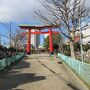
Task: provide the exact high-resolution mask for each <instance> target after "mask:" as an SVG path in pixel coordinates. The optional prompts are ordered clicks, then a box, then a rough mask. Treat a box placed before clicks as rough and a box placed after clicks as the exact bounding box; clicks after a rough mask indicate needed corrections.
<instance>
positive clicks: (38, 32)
mask: <svg viewBox="0 0 90 90" xmlns="http://www.w3.org/2000/svg"><path fill="white" fill-rule="evenodd" d="M19 27H20V28H21V29H24V30H27V32H26V33H24V34H27V36H28V38H27V46H26V51H27V54H31V52H30V50H31V34H49V49H50V54H51V55H52V54H53V41H52V34H58V33H59V32H56V31H52V29H54V28H57V26H27V25H20V26H19ZM32 29H34V30H36V31H35V32H32ZM44 29H48V31H46V32H45V31H42V30H44ZM37 30H38V31H37Z"/></svg>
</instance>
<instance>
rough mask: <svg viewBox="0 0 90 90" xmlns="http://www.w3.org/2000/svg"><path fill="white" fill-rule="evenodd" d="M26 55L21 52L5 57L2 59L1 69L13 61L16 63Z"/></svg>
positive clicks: (0, 61)
mask: <svg viewBox="0 0 90 90" xmlns="http://www.w3.org/2000/svg"><path fill="white" fill-rule="evenodd" d="M23 56H24V53H19V54H18V55H16V56H12V57H8V58H4V59H1V60H0V71H1V70H3V69H4V68H6V67H7V66H9V65H10V64H12V63H15V62H16V61H18V60H20V59H21V58H22V57H23Z"/></svg>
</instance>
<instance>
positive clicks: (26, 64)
mask: <svg viewBox="0 0 90 90" xmlns="http://www.w3.org/2000/svg"><path fill="white" fill-rule="evenodd" d="M30 65H31V64H30V62H27V61H25V60H21V61H20V62H18V64H17V65H16V66H14V68H13V69H23V68H28V67H30Z"/></svg>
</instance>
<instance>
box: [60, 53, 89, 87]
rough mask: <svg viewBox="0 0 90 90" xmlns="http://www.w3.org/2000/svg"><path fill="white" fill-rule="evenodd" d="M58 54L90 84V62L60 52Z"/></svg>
mask: <svg viewBox="0 0 90 90" xmlns="http://www.w3.org/2000/svg"><path fill="white" fill-rule="evenodd" d="M58 56H59V57H61V59H62V60H63V61H64V62H65V63H66V64H67V65H68V66H69V67H70V68H71V69H72V70H73V71H74V72H75V73H76V74H77V75H78V76H79V77H80V78H81V79H82V80H83V81H85V83H87V84H88V85H89V86H90V64H87V63H83V64H82V62H80V61H78V60H76V59H73V58H71V57H68V56H65V55H63V54H60V53H58Z"/></svg>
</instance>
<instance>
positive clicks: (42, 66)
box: [0, 54, 77, 90]
mask: <svg viewBox="0 0 90 90" xmlns="http://www.w3.org/2000/svg"><path fill="white" fill-rule="evenodd" d="M0 90H77V89H76V88H75V87H74V86H72V85H71V79H70V76H69V75H68V72H67V70H66V69H65V67H64V66H63V64H62V63H61V62H59V63H58V60H57V58H56V57H55V56H53V57H50V56H49V54H36V55H34V54H32V55H30V56H25V58H24V59H23V60H22V61H20V62H19V63H18V64H17V65H15V66H14V67H13V68H12V69H11V70H9V71H8V72H6V73H5V74H4V75H3V76H2V77H0Z"/></svg>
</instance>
